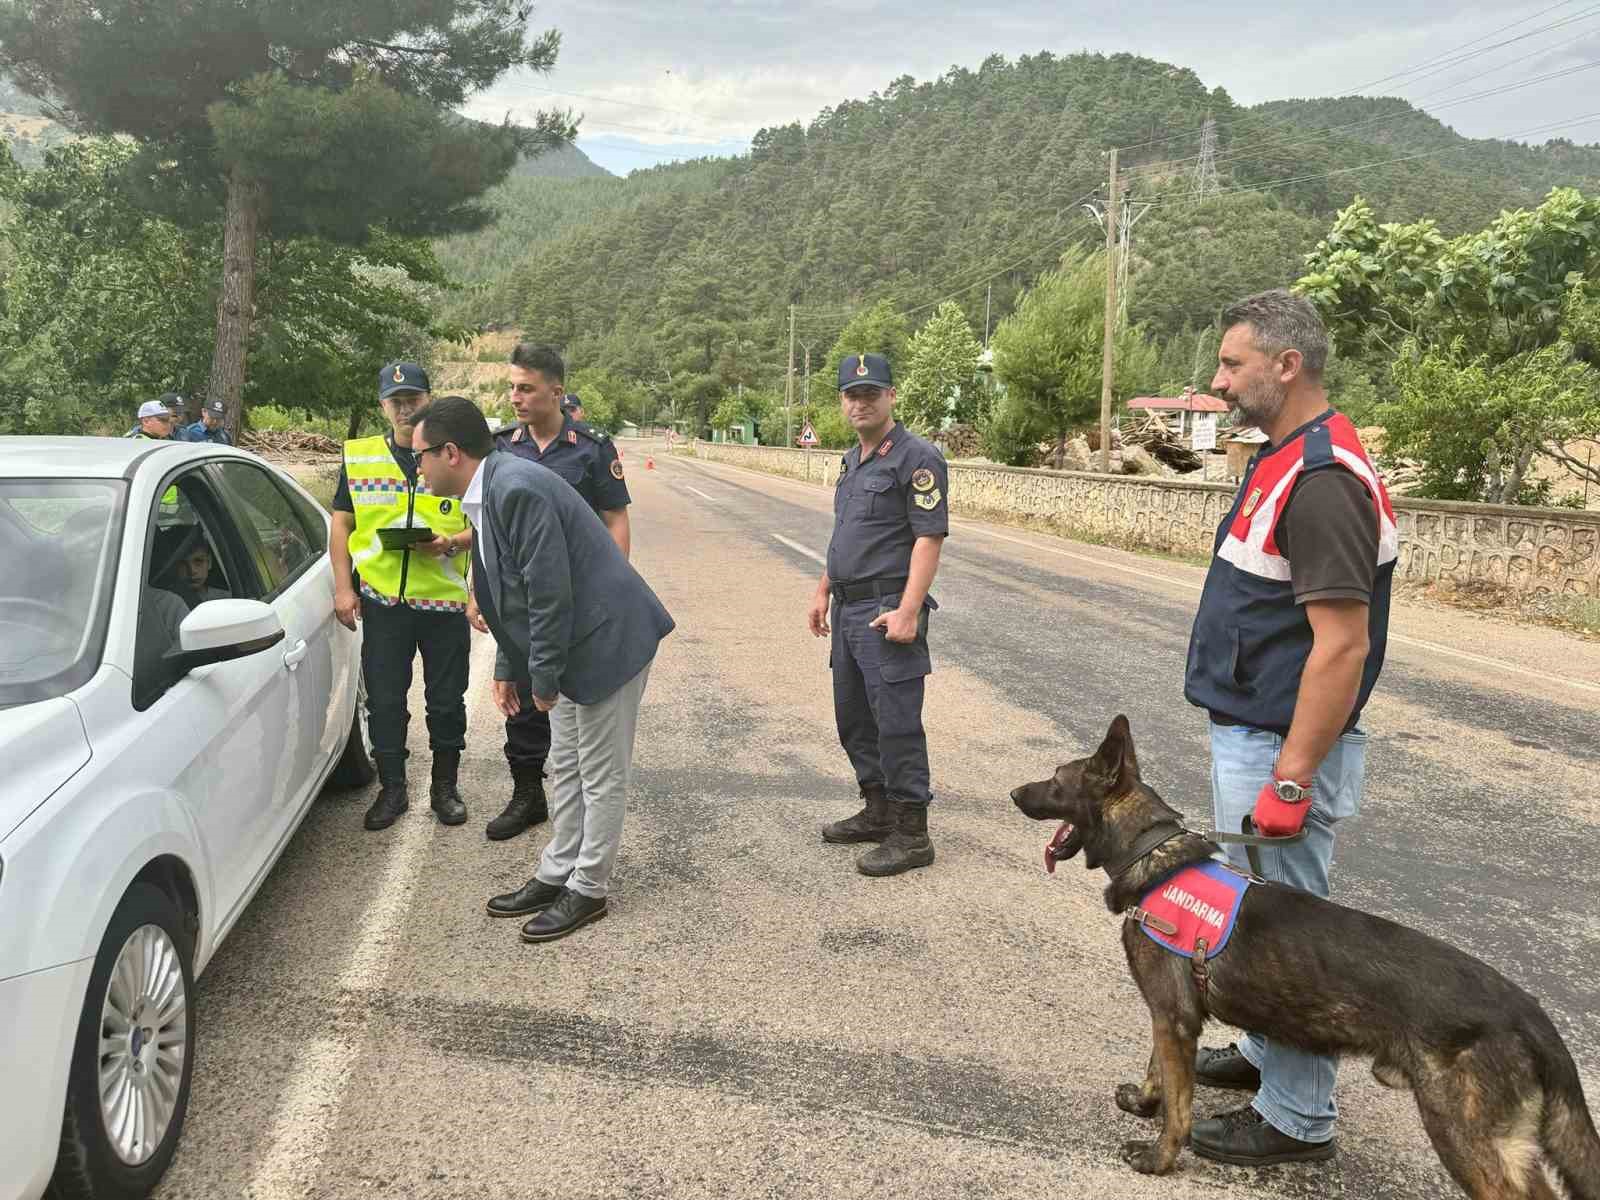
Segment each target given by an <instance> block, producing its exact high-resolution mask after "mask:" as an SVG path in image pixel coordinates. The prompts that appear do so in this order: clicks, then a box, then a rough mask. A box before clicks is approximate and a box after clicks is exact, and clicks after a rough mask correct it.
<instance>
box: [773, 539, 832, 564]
mask: <svg viewBox="0 0 1600 1200" xmlns="http://www.w3.org/2000/svg"><path fill="white" fill-rule="evenodd" d="M772 537H773V539H774V540H775V541H779V542H782V543H783V544H784V545H785V546H787V547H789V549H791V550H793V551H794V552H795V553H796V554H804V555H805V556H806V557H807V558H809V559H810V560H811V561H812V562H817V563H821V564H822V565H823V566H827V565H828V560H827V559H825V558H823V557H822V555H820V554H818V553H817V552H816V551H815V550H813V549H811V548H810V547H809V546H802V545H801V544H800V543H799V542H791V541H790V540H789V539H788V538H786V537H784V536H783V534H781V533H775V534H773V535H772Z"/></svg>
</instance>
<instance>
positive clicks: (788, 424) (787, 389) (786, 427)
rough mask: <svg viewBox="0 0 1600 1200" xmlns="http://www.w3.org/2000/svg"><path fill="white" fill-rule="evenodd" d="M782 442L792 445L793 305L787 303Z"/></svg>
mask: <svg viewBox="0 0 1600 1200" xmlns="http://www.w3.org/2000/svg"><path fill="white" fill-rule="evenodd" d="M783 444H784V445H785V446H792V445H794V305H792V304H791V305H789V377H788V379H787V381H786V382H785V386H784V395H783Z"/></svg>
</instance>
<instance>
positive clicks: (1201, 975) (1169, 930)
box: [1128, 860, 1254, 991]
mask: <svg viewBox="0 0 1600 1200" xmlns="http://www.w3.org/2000/svg"><path fill="white" fill-rule="evenodd" d="M1253 882H1254V880H1253V878H1252V877H1251V876H1249V875H1245V874H1243V873H1242V872H1239V871H1235V870H1234V869H1233V868H1232V867H1230V866H1228V865H1226V864H1225V863H1219V862H1216V861H1214V860H1207V861H1206V862H1199V863H1191V864H1190V865H1189V866H1187V867H1184V868H1183V869H1182V870H1180V871H1178V872H1177V873H1175V874H1172V875H1168V876H1167V877H1166V878H1165V879H1163V880H1162V881H1161V882H1160V883H1158V884H1156V885H1155V886H1154V887H1153V888H1151V889H1150V890H1149V891H1148V892H1146V893H1145V894H1144V895H1143V896H1142V897H1141V898H1140V900H1139V904H1138V906H1137V907H1136V908H1133V909H1131V910H1129V912H1128V920H1130V921H1133V922H1135V923H1136V924H1138V926H1139V927H1140V928H1141V929H1143V930H1144V932H1145V936H1146V937H1148V938H1150V939H1151V940H1152V941H1153V942H1155V943H1156V944H1157V945H1158V946H1160V947H1161V948H1162V949H1164V950H1170V951H1171V952H1172V953H1173V954H1179V955H1182V956H1183V957H1185V958H1187V959H1190V960H1191V961H1192V962H1193V964H1194V974H1195V979H1196V981H1197V982H1198V983H1199V985H1200V989H1201V991H1204V990H1205V986H1206V977H1205V974H1206V973H1205V964H1206V961H1207V960H1208V959H1212V958H1215V957H1216V956H1217V955H1219V954H1221V953H1222V951H1223V950H1224V948H1226V946H1227V944H1228V938H1229V937H1230V936H1231V935H1232V933H1233V925H1234V921H1235V920H1236V919H1237V918H1238V916H1239V905H1240V904H1241V903H1243V901H1244V894H1245V892H1246V891H1247V890H1248V889H1249V887H1250V884H1251V883H1253Z"/></svg>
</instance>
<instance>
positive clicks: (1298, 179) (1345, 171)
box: [1143, 63, 1600, 205]
mask: <svg viewBox="0 0 1600 1200" xmlns="http://www.w3.org/2000/svg"><path fill="white" fill-rule="evenodd" d="M1589 65H1590V66H1600V63H1591V64H1589ZM1597 120H1600V112H1594V113H1589V114H1587V115H1586V116H1582V117H1573V118H1570V119H1568V120H1563V121H1554V122H1551V123H1550V124H1547V125H1539V126H1535V127H1534V128H1532V129H1524V130H1520V131H1518V132H1517V133H1508V134H1506V135H1504V137H1503V138H1501V139H1500V140H1510V139H1513V138H1519V137H1527V136H1528V135H1529V134H1534V133H1543V132H1546V131H1549V130H1553V129H1564V128H1567V127H1569V126H1573V125H1585V124H1588V123H1589V122H1591V121H1597ZM1473 149H1476V146H1475V145H1474V144H1473V143H1470V142H1469V143H1467V144H1465V145H1461V146H1452V147H1450V148H1449V149H1446V150H1427V151H1423V152H1422V153H1420V154H1403V155H1400V156H1398V157H1396V158H1385V159H1379V160H1376V161H1374V162H1369V163H1359V164H1357V165H1356V166H1353V167H1339V168H1338V169H1336V170H1333V171H1321V172H1318V173H1317V174H1314V175H1296V176H1292V177H1290V178H1287V179H1274V180H1271V181H1269V182H1267V183H1258V184H1249V185H1245V186H1241V187H1235V188H1224V189H1223V190H1222V191H1221V192H1218V193H1216V194H1217V195H1221V196H1229V195H1235V194H1239V193H1244V192H1262V191H1266V190H1268V189H1270V188H1277V187H1287V186H1288V185H1289V184H1292V183H1308V182H1311V181H1312V180H1316V179H1331V178H1333V177H1334V176H1335V175H1349V174H1351V173H1353V172H1356V171H1366V170H1371V169H1373V168H1375V167H1387V166H1392V165H1394V164H1396V163H1406V162H1416V161H1418V160H1419V159H1428V158H1438V157H1441V156H1443V155H1446V154H1460V153H1462V152H1464V151H1467V150H1473ZM1193 197H1194V193H1193V192H1192V191H1187V192H1168V193H1164V194H1161V195H1157V196H1148V197H1145V198H1144V201H1143V202H1144V203H1146V204H1157V205H1159V204H1171V203H1174V202H1175V201H1178V200H1182V199H1193Z"/></svg>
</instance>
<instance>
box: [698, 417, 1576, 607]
mask: <svg viewBox="0 0 1600 1200" xmlns="http://www.w3.org/2000/svg"><path fill="white" fill-rule="evenodd" d="M693 453H695V454H696V455H698V456H699V457H701V458H705V459H708V460H711V461H715V462H725V463H729V464H732V465H734V466H740V467H745V468H747V469H750V470H755V471H764V472H766V473H768V474H771V475H782V476H785V477H787V478H790V479H799V480H806V481H808V482H811V483H816V484H819V485H822V486H824V487H831V486H832V484H833V481H834V479H835V477H836V476H837V473H838V469H839V452H838V451H830V450H788V449H784V448H783V447H781V446H730V445H710V444H708V443H705V442H696V443H695V444H694V446H693ZM1232 499H1233V489H1232V487H1230V486H1229V485H1227V484H1220V483H1186V482H1183V481H1181V480H1173V479H1150V478H1143V477H1139V476H1128V475H1116V476H1107V475H1098V474H1093V473H1089V472H1080V471H1043V470H1030V469H1027V468H1023V467H995V466H963V465H960V464H955V465H952V466H951V468H950V511H951V513H952V514H953V515H955V516H958V517H970V518H973V519H976V520H982V521H996V522H1001V523H1005V524H1014V525H1025V526H1028V527H1030V528H1035V529H1041V530H1045V531H1048V532H1051V533H1057V534H1060V535H1061V536H1063V537H1069V538H1076V539H1079V540H1082V541H1091V542H1105V543H1109V544H1112V545H1119V546H1132V547H1146V548H1149V549H1154V550H1160V551H1163V552H1165V553H1169V554H1181V555H1187V556H1190V557H1194V558H1207V557H1209V556H1210V554H1211V540H1212V537H1213V536H1214V535H1215V533H1216V529H1217V526H1218V525H1219V524H1220V523H1221V521H1222V518H1223V516H1224V515H1226V513H1227V511H1228V506H1229V504H1230V503H1231V502H1232ZM1394 506H1395V518H1396V522H1397V524H1398V525H1399V528H1400V561H1399V564H1398V566H1397V567H1396V576H1397V578H1399V579H1402V580H1406V581H1408V582H1412V583H1432V582H1434V581H1436V580H1440V579H1450V580H1454V581H1456V582H1458V583H1467V582H1471V581H1480V580H1481V581H1486V582H1489V583H1493V584H1498V585H1500V586H1503V587H1506V588H1509V589H1510V590H1512V591H1514V592H1518V593H1534V592H1555V593H1561V594H1565V595H1573V596H1600V514H1596V513H1585V512H1582V511H1580V510H1576V509H1566V508H1524V507H1518V506H1506V505H1497V504H1458V503H1455V502H1452V501H1446V500H1414V499H1410V498H1407V497H1397V498H1396V499H1395V502H1394Z"/></svg>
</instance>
